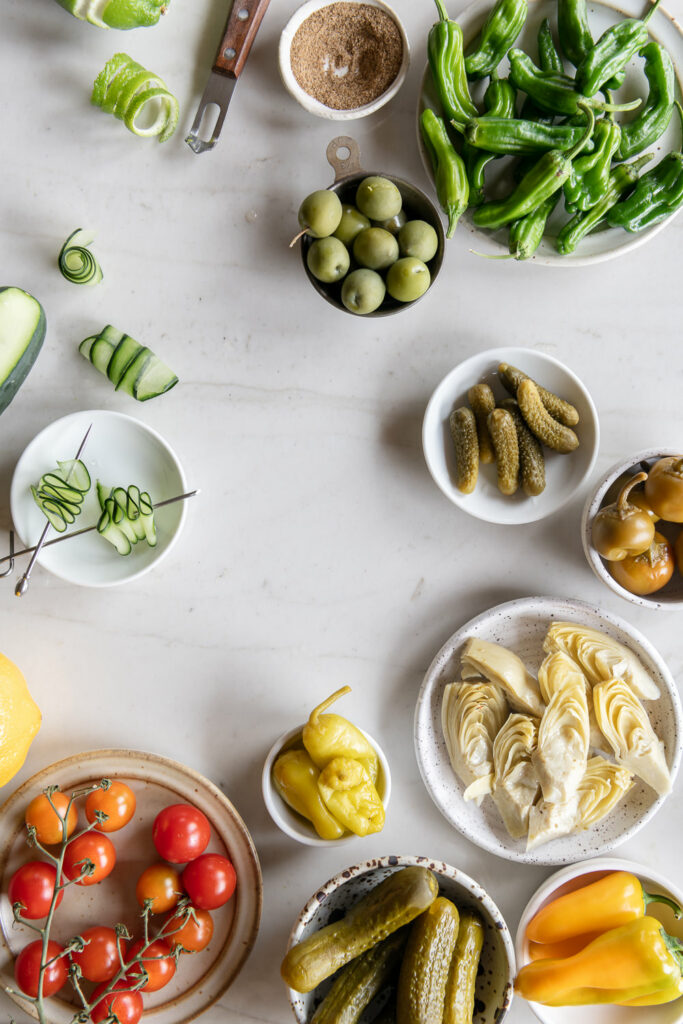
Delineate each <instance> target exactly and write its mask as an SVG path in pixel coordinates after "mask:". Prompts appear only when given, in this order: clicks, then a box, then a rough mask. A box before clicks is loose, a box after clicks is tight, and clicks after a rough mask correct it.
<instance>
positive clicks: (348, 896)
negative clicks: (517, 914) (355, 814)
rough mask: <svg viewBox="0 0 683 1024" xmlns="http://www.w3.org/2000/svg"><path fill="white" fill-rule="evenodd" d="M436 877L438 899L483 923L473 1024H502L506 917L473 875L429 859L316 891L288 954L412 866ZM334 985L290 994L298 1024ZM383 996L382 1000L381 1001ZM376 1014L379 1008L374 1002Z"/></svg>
mask: <svg viewBox="0 0 683 1024" xmlns="http://www.w3.org/2000/svg"><path fill="white" fill-rule="evenodd" d="M414 864H417V865H421V866H422V867H425V868H429V870H430V871H433V872H434V874H435V875H436V876H437V878H438V880H439V895H441V896H445V897H446V898H447V899H449V900H452V901H453V902H454V903H455V904H456V905H457V906H458V907H459V908H465V907H468V908H470V909H472V910H476V911H477V913H478V914H479V915H480V917H481V918H482V920H483V922H484V926H485V934H484V945H483V948H482V952H481V969H480V970H479V972H478V974H477V987H476V993H475V995H476V1001H475V1012H474V1016H473V1019H472V1024H500V1022H501V1021H502V1020H503V1018H504V1017H505V1016H506V1014H507V1011H508V1009H509V1008H510V1003H511V1001H512V994H513V983H514V978H515V958H514V951H513V948H512V939H511V937H510V933H509V931H508V928H507V925H506V924H505V920H504V919H503V916H502V914H501V912H500V910H499V909H498V907H497V906H496V904H495V903H494V902H493V900H492V899H491V897H490V896H489V895H488V893H487V892H486V891H485V890H484V889H483V888H482V887H481V885H479V883H478V882H476V881H475V880H474V879H473V878H470V877H469V875H466V874H465V873H464V872H463V871H459V870H458V868H454V867H451V865H450V864H444V863H443V861H440V860H431V859H430V858H429V857H413V856H389V857H376V858H374V859H373V860H366V861H363V863H362V864H355V865H354V866H353V867H350V868H346V869H345V870H344V871H341V872H340V873H339V874H338V875H335V876H334V878H331V879H330V880H329V882H325V884H324V885H321V886H320V888H319V889H317V890H316V891H315V893H314V894H313V896H311V898H310V899H309V900H308V902H307V903H306V905H305V906H304V907H303V909H302V910H301V911H300V913H299V916H298V917H297V919H296V921H295V922H294V927H293V928H292V931H291V934H290V936H289V943H288V946H287V948H288V949H289V948H290V947H291V946H293V945H295V944H296V943H298V942H301V941H302V940H303V939H305V938H307V936H309V935H311V934H312V933H313V932H316V931H318V929H319V928H323V927H324V926H325V925H326V924H328V923H329V922H331V921H336V920H337V919H338V918H340V917H341V916H342V915H343V914H344V913H345V912H346V911H347V910H348V909H349V908H350V907H352V906H353V905H354V903H357V902H358V900H360V899H361V898H362V897H363V896H365V895H366V894H367V893H368V892H369V891H370V890H371V889H373V888H374V887H375V886H376V885H379V883H380V882H383V881H384V879H385V878H388V877H389V875H391V874H393V873H394V872H395V871H400V870H401V869H402V868H406V867H409V866H411V865H414ZM330 984H331V981H330V980H328V981H325V982H323V983H322V984H321V985H318V987H317V988H316V989H314V990H313V991H312V992H307V993H301V992H295V991H294V989H291V988H290V989H289V1002H290V1004H291V1007H292V1010H293V1012H294V1016H295V1017H296V1019H297V1021H298V1024H308V1022H309V1021H310V1020H311V1017H312V1016H313V1012H314V1008H315V1007H316V1006H317V1005H318V1003H319V1002H320V1001H321V999H322V998H323V996H324V995H325V993H326V992H327V990H328V989H329V987H330ZM387 995H388V993H387ZM380 998H382V996H378V1000H379V999H380ZM372 1006H373V1010H372V1014H374V1012H375V1008H378V1006H377V1005H376V1004H375V1003H374V1002H373V1004H372ZM370 1016H371V1014H369V1013H368V1012H366V1013H364V1014H363V1016H362V1017H361V1018H360V1021H359V1024H367V1021H368V1020H369V1019H370Z"/></svg>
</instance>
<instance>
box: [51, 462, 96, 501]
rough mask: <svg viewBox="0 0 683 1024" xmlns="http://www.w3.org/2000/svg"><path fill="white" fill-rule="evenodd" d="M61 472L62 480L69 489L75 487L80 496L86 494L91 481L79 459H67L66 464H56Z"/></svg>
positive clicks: (85, 467)
mask: <svg viewBox="0 0 683 1024" xmlns="http://www.w3.org/2000/svg"><path fill="white" fill-rule="evenodd" d="M57 465H58V466H59V468H60V470H61V471H62V478H63V480H64V481H65V482H66V483H67V484H69V485H70V486H71V487H75V488H76V490H77V491H80V492H81V494H87V493H88V491H89V490H90V487H91V484H92V481H91V479H90V473H89V472H88V469H87V466H85V464H84V463H83V462H81V460H80V459H68V460H67V461H66V462H57Z"/></svg>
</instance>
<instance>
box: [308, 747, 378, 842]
mask: <svg viewBox="0 0 683 1024" xmlns="http://www.w3.org/2000/svg"><path fill="white" fill-rule="evenodd" d="M318 791H319V793H320V795H321V797H322V798H323V800H324V802H325V806H326V807H327V809H328V810H329V811H330V813H331V814H333V815H334V817H335V818H336V819H337V821H339V822H341V824H342V825H344V827H345V828H347V829H348V830H349V831H350V832H353V833H354V834H355V835H357V836H367V835H370V833H372V832H381V831H382V829H383V828H384V805H383V804H382V801H381V799H380V795H379V793H378V792H377V790H376V789H375V787H374V785H373V782H372V779H371V778H370V775H369V774H368V772H367V769H366V768H365V767H364V766H363V765H362V764H361V762H360V761H356V760H352V759H351V758H349V757H335V758H334V759H333V760H332V761H330V763H329V764H328V765H327V767H326V768H323V770H322V771H321V773H320V777H319V778H318Z"/></svg>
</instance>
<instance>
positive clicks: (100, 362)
mask: <svg viewBox="0 0 683 1024" xmlns="http://www.w3.org/2000/svg"><path fill="white" fill-rule="evenodd" d="M113 355H114V346H113V345H112V344H111V342H110V341H107V339H106V338H102V337H98V338H95V340H94V342H93V343H92V348H91V349H90V362H91V363H92V364H93V366H94V367H95V369H96V370H99V371H100V373H103V374H105V375H106V373H107V367H108V366H109V361H110V359H111V357H112V356H113Z"/></svg>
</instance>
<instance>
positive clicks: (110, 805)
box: [85, 781, 135, 832]
mask: <svg viewBox="0 0 683 1024" xmlns="http://www.w3.org/2000/svg"><path fill="white" fill-rule="evenodd" d="M96 811H101V812H102V813H103V814H106V815H107V820H106V821H103V822H102V823H101V824H99V825H95V828H96V829H97V831H98V832H118V830H119V829H120V828H123V826H124V825H127V824H128V822H129V821H130V819H131V818H132V817H133V815H134V814H135V793H134V792H133V790H132V789H131V788H130V786H127V785H126V784H125V782H116V781H115V782H112V784H111V785H110V786H109V788H108V789H102V788H100V789H96V790H94V791H93V792H92V793H90V794H89V795H88V798H87V800H86V801H85V816H86V818H87V819H88V821H89V822H91V823H92V822H93V821H95V820H96V814H95V812H96Z"/></svg>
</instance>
